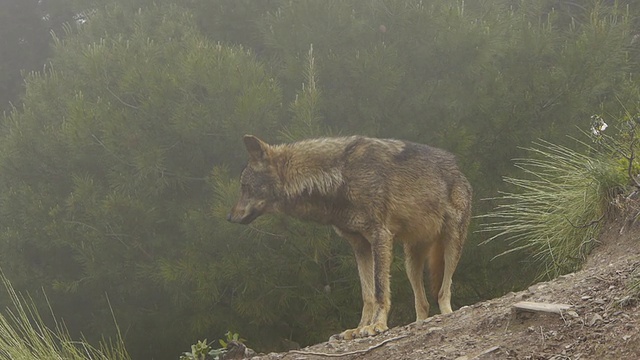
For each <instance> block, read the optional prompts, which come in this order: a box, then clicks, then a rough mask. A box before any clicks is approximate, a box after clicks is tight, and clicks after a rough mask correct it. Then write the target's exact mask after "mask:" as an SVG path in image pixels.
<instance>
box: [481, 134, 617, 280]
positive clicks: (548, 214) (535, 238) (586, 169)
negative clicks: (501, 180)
mask: <svg viewBox="0 0 640 360" xmlns="http://www.w3.org/2000/svg"><path fill="white" fill-rule="evenodd" d="M526 150H528V151H529V152H530V153H531V155H532V156H531V157H530V158H526V159H517V160H516V166H517V167H519V168H520V169H521V170H523V172H524V174H525V176H523V177H522V178H511V177H509V178H506V179H505V182H506V183H508V184H510V185H512V186H513V187H514V188H515V189H517V191H516V192H505V193H501V194H500V196H499V197H497V198H494V199H492V200H496V201H497V202H498V203H499V205H498V206H497V207H496V208H495V210H493V211H492V212H491V213H489V214H487V215H484V216H481V218H486V219H489V220H488V224H486V225H485V226H484V227H483V231H489V232H495V235H493V236H492V237H491V238H489V239H488V240H487V241H485V243H486V242H488V241H492V240H494V239H496V238H503V239H505V240H507V241H508V242H510V243H511V244H512V245H513V247H512V248H511V249H510V250H507V251H505V252H503V253H502V254H500V255H498V256H501V255H504V254H507V253H510V252H513V251H519V250H526V251H530V252H531V254H532V256H533V258H534V259H535V260H536V263H537V264H540V271H539V277H540V278H554V277H556V276H558V275H560V274H563V273H567V272H571V271H575V270H577V269H578V268H579V266H580V265H581V264H582V263H583V262H584V259H585V256H586V255H587V254H588V253H589V251H590V250H591V249H592V247H593V245H594V243H595V239H596V237H597V235H598V233H599V230H600V227H601V225H602V222H603V221H602V220H603V219H604V217H605V214H606V212H607V210H608V207H609V204H610V202H611V200H612V198H613V197H614V194H615V193H616V189H619V188H621V187H622V186H623V185H624V184H625V183H626V182H627V181H628V180H627V179H626V177H625V174H624V172H621V171H620V167H619V165H618V164H617V163H616V162H615V161H613V160H611V161H607V158H606V157H597V156H595V157H594V156H588V155H583V154H581V153H579V152H577V151H575V150H572V149H569V148H567V147H564V146H561V145H556V144H552V143H549V142H546V141H540V142H538V143H535V145H534V147H532V148H528V149H526ZM587 150H588V152H589V153H595V150H594V149H592V148H591V147H588V146H587Z"/></svg>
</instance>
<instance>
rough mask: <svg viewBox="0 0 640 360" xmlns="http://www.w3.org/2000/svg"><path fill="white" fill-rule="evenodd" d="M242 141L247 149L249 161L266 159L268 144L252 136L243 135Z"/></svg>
mask: <svg viewBox="0 0 640 360" xmlns="http://www.w3.org/2000/svg"><path fill="white" fill-rule="evenodd" d="M242 140H244V146H245V147H246V148H247V151H248V152H249V157H250V158H251V160H254V161H263V160H265V159H266V158H267V155H268V150H269V144H267V143H266V142H264V141H262V140H260V139H258V138H257V137H255V136H253V135H245V136H244V137H243V138H242Z"/></svg>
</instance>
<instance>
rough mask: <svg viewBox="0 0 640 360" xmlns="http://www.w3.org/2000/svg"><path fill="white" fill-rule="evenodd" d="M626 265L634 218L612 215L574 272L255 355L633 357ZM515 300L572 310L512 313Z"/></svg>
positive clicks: (639, 313) (634, 326)
mask: <svg viewBox="0 0 640 360" xmlns="http://www.w3.org/2000/svg"><path fill="white" fill-rule="evenodd" d="M639 223H640V221H639ZM633 271H636V273H637V272H638V271H640V224H635V225H630V224H629V223H628V222H626V221H623V220H619V221H613V222H610V223H609V225H607V226H605V229H604V231H603V235H602V236H601V238H600V245H599V246H598V247H597V248H596V249H595V250H594V251H593V252H592V254H591V255H590V257H589V259H588V260H587V263H586V264H585V266H584V269H583V270H581V271H578V272H576V273H572V274H568V275H564V276H561V277H560V278H558V279H555V280H553V281H549V282H543V283H538V284H536V285H533V286H531V287H530V288H529V289H528V290H524V291H520V292H517V293H509V294H507V295H505V296H503V297H501V298H497V299H493V300H488V301H484V302H481V303H477V304H475V305H471V306H466V307H463V308H461V309H459V310H457V311H455V312H454V313H453V314H449V315H444V316H443V315H436V316H433V317H430V318H429V319H427V320H425V321H423V322H419V323H413V324H409V325H407V326H402V327H397V328H393V329H390V330H389V331H387V332H386V333H384V334H380V335H378V336H376V337H373V338H367V339H358V340H352V341H337V340H336V341H330V342H326V343H321V344H316V345H313V346H309V347H307V348H304V349H302V350H299V351H290V352H288V353H271V354H267V355H261V356H259V357H257V358H254V359H263V360H275V359H284V360H314V359H327V358H329V357H337V358H339V359H374V360H381V359H456V360H471V359H477V360H481V359H482V360H483V359H531V360H537V359H558V360H559V359H640V304H639V303H640V301H639V300H638V299H636V298H632V297H629V296H627V293H626V286H627V284H628V280H629V278H630V277H631V274H632V272H633ZM521 301H531V302H540V303H549V304H554V303H555V304H569V305H572V308H571V309H569V310H566V311H563V312H562V313H561V314H546V313H521V312H518V313H517V314H516V312H515V311H514V310H513V305H514V304H515V303H518V302H521Z"/></svg>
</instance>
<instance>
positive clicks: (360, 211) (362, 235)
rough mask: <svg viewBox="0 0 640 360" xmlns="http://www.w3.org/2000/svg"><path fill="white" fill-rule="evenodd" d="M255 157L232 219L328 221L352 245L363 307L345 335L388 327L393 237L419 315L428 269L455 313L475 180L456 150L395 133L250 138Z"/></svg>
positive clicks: (423, 312) (444, 305)
mask: <svg viewBox="0 0 640 360" xmlns="http://www.w3.org/2000/svg"><path fill="white" fill-rule="evenodd" d="M244 142H245V145H246V147H247V150H248V152H249V163H248V165H247V167H246V168H245V170H244V171H243V173H242V176H241V183H242V190H241V194H240V199H239V200H238V203H237V204H236V205H235V206H234V208H233V209H232V210H231V212H230V213H229V216H228V219H229V221H232V222H237V223H243V224H248V223H250V222H251V221H253V220H254V219H255V218H257V217H258V216H260V215H262V214H264V213H268V212H280V213H285V214H287V215H290V216H293V217H296V218H300V219H307V220H312V221H316V222H320V223H323V224H328V225H332V226H333V227H334V229H335V230H336V231H337V232H338V234H340V235H341V236H342V237H344V238H345V239H347V240H348V241H349V243H350V244H351V246H352V248H353V250H354V254H355V257H356V263H357V265H358V274H359V276H360V282H361V288H362V299H363V303H364V305H363V309H362V317H361V321H360V324H359V325H358V327H357V328H356V329H352V330H346V331H344V332H342V333H341V334H340V335H339V337H341V338H344V339H351V338H354V337H363V336H372V335H375V334H377V333H379V332H382V331H385V330H387V315H388V312H389V309H390V306H391V296H390V289H389V288H390V286H389V284H390V268H391V261H392V252H393V249H392V248H393V242H394V241H396V240H397V241H399V242H401V243H403V246H404V253H405V262H406V268H407V275H408V277H409V281H410V283H411V286H412V288H413V292H414V295H415V308H416V319H417V320H422V319H425V318H426V317H428V315H429V303H428V302H427V299H426V296H425V291H424V284H423V269H424V266H425V262H426V263H427V265H428V270H429V274H430V280H431V281H430V282H431V287H432V291H433V292H434V295H436V296H437V297H438V304H439V306H440V310H441V312H442V313H450V312H451V311H452V310H451V304H450V302H451V277H452V275H453V273H454V271H455V268H456V265H457V263H458V260H459V258H460V254H461V252H462V246H463V243H464V240H465V238H466V232H467V227H468V225H469V219H470V217H471V194H472V192H471V186H470V185H469V182H468V181H467V179H466V178H465V177H464V175H463V174H462V173H461V172H460V170H459V169H458V166H457V165H456V162H455V158H454V156H453V155H451V154H450V153H448V152H446V151H444V150H441V149H437V148H433V147H429V146H427V145H421V144H415V143H410V142H405V141H399V140H383V139H374V138H367V137H361V136H352V137H343V138H323V139H312V140H304V141H300V142H296V143H290V144H281V145H268V144H266V143H264V142H263V141H261V140H259V139H258V138H256V137H254V136H250V135H246V136H245V137H244Z"/></svg>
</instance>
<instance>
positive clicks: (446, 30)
mask: <svg viewBox="0 0 640 360" xmlns="http://www.w3.org/2000/svg"><path fill="white" fill-rule="evenodd" d="M46 3H47V4H49V5H50V6H52V7H54V8H55V6H53V5H57V6H58V7H57V8H56V9H57V10H58V13H65V14H68V13H69V12H70V13H71V14H75V15H73V16H71V17H69V18H75V21H73V22H72V23H69V24H67V25H66V26H65V27H64V31H62V30H58V31H56V33H55V36H54V37H53V38H52V40H51V42H50V46H51V50H50V53H49V54H50V60H49V61H47V62H43V63H42V65H43V67H41V68H43V69H44V70H42V71H39V72H34V73H30V74H28V75H27V76H26V78H25V80H24V81H25V82H26V85H25V86H26V90H25V91H24V93H22V96H21V105H20V106H17V107H15V108H11V111H10V112H9V113H7V115H6V116H5V117H4V118H3V120H2V127H1V129H0V136H1V137H2V139H1V140H0V212H1V215H0V266H1V267H2V269H3V270H4V271H5V273H6V274H7V276H8V277H9V279H11V280H12V282H13V283H14V285H15V286H16V287H17V288H19V289H29V290H32V291H37V290H39V289H41V288H44V289H45V291H46V292H47V293H48V294H50V295H51V301H52V306H53V307H54V308H55V309H56V312H57V313H59V314H60V315H62V316H63V317H64V319H65V322H66V324H67V325H68V326H69V328H70V329H71V330H72V331H82V332H83V333H84V334H86V335H87V336H88V337H89V339H90V340H91V339H92V338H97V337H99V336H100V335H101V334H102V333H108V332H109V331H110V329H112V323H113V321H112V317H111V312H110V310H109V307H108V306H107V297H106V296H105V293H106V294H108V298H109V299H110V302H111V305H112V307H113V309H114V311H115V313H116V316H117V318H118V323H119V325H120V327H121V328H122V329H127V331H124V337H125V341H127V343H128V345H129V348H130V350H131V353H132V356H133V358H151V357H154V358H174V357H176V356H177V355H178V354H179V353H180V352H181V351H182V350H184V349H187V348H188V346H189V345H190V344H191V343H193V342H194V341H195V339H197V338H205V337H207V338H217V337H220V336H222V334H224V333H225V332H226V331H227V330H232V331H235V332H239V333H241V334H242V335H243V337H245V338H247V339H248V340H249V341H248V343H249V345H250V346H251V347H254V348H258V349H276V348H281V347H284V346H286V345H285V343H290V342H291V341H295V342H299V343H303V344H304V343H309V342H314V341H318V340H322V339H326V337H327V336H328V335H330V334H332V333H334V332H337V331H339V330H340V329H342V328H345V327H348V326H353V325H355V324H356V323H357V319H358V317H359V310H360V301H359V298H360V295H359V284H358V279H357V272H356V271H355V265H354V263H353V260H352V257H351V255H350V250H349V249H348V246H347V245H346V244H345V242H343V241H340V240H339V239H338V238H337V236H336V235H334V234H333V233H332V232H331V230H330V229H328V228H325V227H319V226H316V225H313V224H307V223H301V222H298V221H295V220H291V219H288V218H284V217H277V216H270V217H265V218H261V219H259V220H258V221H257V222H256V223H255V224H254V225H252V226H251V227H241V226H238V225H233V224H229V223H227V222H226V221H225V215H226V212H227V211H228V209H229V208H230V206H231V204H232V203H233V202H234V200H235V197H236V195H237V191H238V184H237V182H236V178H237V176H238V174H239V171H240V169H241V168H242V164H243V163H244V161H245V159H246V154H245V151H244V149H243V147H242V143H241V136H242V135H243V134H245V133H253V134H256V135H259V136H261V137H263V138H265V139H267V140H270V141H284V140H293V139H298V138H303V137H309V136H319V135H325V134H356V133H357V134H365V135H371V136H379V137H396V138H403V139H407V140H413V141H418V142H423V143H429V144H432V145H435V146H440V147H443V148H446V149H448V150H451V151H452V152H454V153H456V154H457V155H458V157H459V160H460V163H461V165H462V167H463V168H464V171H465V173H466V174H468V176H469V178H470V180H471V182H472V184H473V186H474V189H475V193H476V199H475V200H476V201H475V213H476V214H481V213H484V212H486V210H487V209H488V208H489V207H491V203H490V202H481V201H479V200H480V199H483V198H490V197H494V196H495V195H496V194H497V191H498V189H499V188H501V187H504V184H503V183H502V182H501V179H502V177H503V176H506V175H513V174H514V173H516V172H517V171H518V170H517V169H516V168H514V167H513V166H512V163H511V159H513V158H515V157H520V156H522V154H523V153H524V151H523V150H522V147H529V146H530V143H531V141H533V140H536V139H538V138H544V139H546V140H550V141H553V142H555V143H558V144H561V145H563V146H568V147H575V145H576V144H575V141H573V140H570V138H569V137H567V135H573V136H576V137H580V136H582V135H581V129H587V128H588V127H589V126H590V121H591V120H590V118H591V115H592V114H595V113H599V114H609V115H611V116H612V117H615V116H616V115H619V114H620V113H622V112H623V107H622V106H621V104H633V105H634V106H635V103H636V102H637V101H638V89H640V88H639V87H638V83H637V81H636V72H637V71H638V64H637V56H638V51H637V47H638V45H639V44H640V42H637V39H636V37H635V36H636V35H635V34H636V33H637V30H638V29H637V24H636V23H635V15H636V14H640V12H639V11H640V10H639V7H640V4H635V2H631V4H629V6H627V4H626V3H624V4H623V2H616V3H614V2H611V1H594V2H589V3H588V4H585V5H579V6H578V5H576V4H575V2H569V1H563V0H535V1H531V0H526V1H525V0H503V1H478V2H463V1H453V2H452V1H450V0H431V1H418V0H415V1H413V0H412V1H405V0H402V1H401V0H386V1H358V2H354V1H348V0H329V1H327V0H308V1H275V0H274V1H261V2H259V3H258V2H255V1H251V0H235V1H233V0H215V1H200V0H191V1H181V2H177V1H170V0H163V1H147V0H136V1H129V2H124V1H115V0H114V1H110V2H108V3H106V4H105V2H98V1H89V0H86V1H82V0H76V1H72V2H67V1H53V0H50V1H48V2H46ZM63 10H64V11H63ZM3 11H8V10H5V9H4V8H3ZM52 13H53V10H52ZM0 14H4V12H0ZM41 18H43V19H45V18H46V16H45V17H42V16H41ZM43 21H44V20H43ZM47 21H50V20H47ZM2 24H3V26H10V24H9V23H4V22H2ZM14 25H15V26H16V28H17V29H18V30H16V31H20V30H19V27H18V23H14ZM41 25H42V26H44V25H43V24H41ZM45 25H46V24H45ZM47 26H49V27H54V26H53V25H51V24H49V25H47ZM3 31H4V30H3ZM16 38H17V39H20V37H19V36H18V37H16ZM32 45H33V44H32ZM47 53H48V52H47ZM3 54H4V52H3ZM40 58H41V57H40ZM0 60H1V59H0ZM11 61H14V60H11ZM4 65H5V63H3V67H0V72H2V74H0V75H2V76H5V75H6V74H8V73H4V69H5V67H4ZM25 66H26V64H25ZM30 68H38V67H33V66H31V67H27V69H30ZM7 69H8V68H7ZM12 71H13V70H12ZM12 74H14V73H12ZM12 76H13V75H12ZM15 86H17V85H15ZM12 91H14V92H18V90H15V89H13V90H12ZM5 109H10V108H9V107H8V106H7V107H5ZM477 222H478V221H476V223H477ZM476 226H477V224H474V225H473V226H472V228H473V229H475V228H476ZM473 229H472V230H473ZM485 237H486V235H484V234H478V233H471V234H470V237H469V240H468V244H467V247H466V250H465V254H464V256H463V260H462V263H461V265H460V267H459V269H458V272H457V275H456V279H455V280H456V282H455V284H454V285H455V288H454V302H455V305H456V306H461V305H463V304H466V303H471V302H474V301H477V300H479V299H482V298H487V297H492V296H495V295H498V294H500V293H503V292H505V291H509V290H511V289H513V288H517V287H521V286H525V285H526V284H527V282H528V281H530V279H532V278H533V277H534V276H535V275H536V274H532V273H530V272H529V271H528V270H527V269H528V268H527V267H525V266H522V264H521V262H523V261H528V262H531V261H534V260H531V259H529V258H528V257H526V255H527V254H524V255H522V254H514V255H511V256H509V257H502V258H500V259H498V260H496V261H493V262H490V261H489V260H490V259H491V258H492V257H493V256H494V255H496V254H497V253H500V252H502V251H504V250H505V249H506V248H505V246H506V245H505V244H504V243H501V242H498V241H495V242H491V243H490V244H489V245H485V246H480V247H479V246H477V245H478V244H479V243H480V242H482V241H483V240H485ZM402 272H403V269H402V264H401V262H397V263H396V265H395V266H394V272H393V276H394V281H393V287H394V288H393V294H394V295H393V297H394V300H393V301H394V308H393V312H392V314H391V322H392V324H393V323H394V322H395V323H402V322H408V321H411V319H412V318H413V317H414V315H413V306H412V301H413V300H412V295H411V291H410V287H409V286H408V283H407V281H406V279H405V276H404V275H403V274H402Z"/></svg>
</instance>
